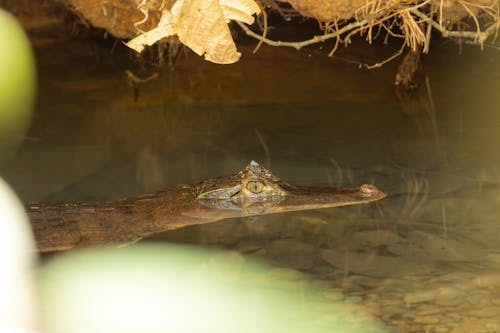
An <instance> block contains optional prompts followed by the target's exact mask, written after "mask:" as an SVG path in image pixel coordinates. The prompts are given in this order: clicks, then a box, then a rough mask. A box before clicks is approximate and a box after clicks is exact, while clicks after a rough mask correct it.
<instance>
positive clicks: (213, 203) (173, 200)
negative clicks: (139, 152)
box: [26, 161, 387, 252]
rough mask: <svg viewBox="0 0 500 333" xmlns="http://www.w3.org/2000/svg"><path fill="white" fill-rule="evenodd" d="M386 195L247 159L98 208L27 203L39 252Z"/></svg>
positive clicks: (119, 241)
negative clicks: (292, 179)
mask: <svg viewBox="0 0 500 333" xmlns="http://www.w3.org/2000/svg"><path fill="white" fill-rule="evenodd" d="M386 195H387V194H386V193H385V192H383V191H381V190H380V189H378V188H377V187H375V186H374V185H369V184H364V185H361V186H358V187H353V188H340V189H339V188H333V187H307V186H294V185H291V184H288V183H287V182H285V181H283V180H281V179H280V178H278V177H277V176H275V175H274V174H272V173H271V172H270V171H269V170H267V169H266V168H264V167H262V166H260V165H259V164H258V163H256V162H254V161H252V162H250V164H249V165H248V166H247V167H246V168H245V169H243V170H242V171H240V172H238V173H236V174H233V175H229V176H223V177H216V178H211V179H208V180H205V181H202V182H200V183H198V184H195V185H178V186H177V187H174V188H170V189H166V190H164V191H161V192H158V193H155V194H148V195H143V196H139V197H135V198H126V199H120V200H116V201H110V202H103V203H97V204H88V203H62V204H56V205H48V204H39V203H30V204H28V205H27V207H26V209H27V211H28V214H29V216H30V220H31V225H32V228H33V231H34V234H35V239H36V242H37V247H38V250H39V251H41V252H49V251H63V250H69V249H72V248H75V247H83V246H90V245H99V244H108V243H117V244H127V243H133V242H136V241H138V240H140V239H142V238H144V237H147V236H151V235H153V234H157V233H160V232H163V231H166V230H172V229H177V228H181V227H184V226H189V225H194V224H203V223H210V222H215V221H219V220H222V219H226V218H231V217H243V216H253V215H263V214H272V213H280V212H289V211H297V210H307V209H317V208H327V207H337V206H345V205H353V204H361V203H367V202H371V201H376V200H379V199H382V198H384V197H385V196H386Z"/></svg>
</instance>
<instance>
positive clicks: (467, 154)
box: [2, 45, 500, 332]
mask: <svg viewBox="0 0 500 333" xmlns="http://www.w3.org/2000/svg"><path fill="white" fill-rule="evenodd" d="M108 52H109V51H108V49H106V48H104V49H96V50H93V51H91V52H88V53H85V52H83V53H81V50H79V51H78V52H77V51H71V50H68V52H66V53H63V54H61V53H60V52H55V50H39V54H38V61H39V66H40V98H39V103H38V106H37V109H36V114H35V118H34V121H33V126H32V129H31V131H30V133H29V137H28V138H27V139H26V141H25V143H24V145H23V146H22V147H21V149H20V151H19V152H18V153H17V155H16V156H14V157H13V158H12V159H11V160H9V161H8V162H7V163H6V164H5V165H3V166H2V170H3V171H2V175H3V176H4V177H5V178H6V180H7V181H8V182H9V183H10V184H11V185H12V186H13V187H14V189H15V190H16V191H17V192H18V194H19V195H20V197H21V198H22V199H23V200H47V201H60V200H91V201H92V200H103V199H115V198H120V197H123V196H130V195H135V194H139V193H143V192H150V191H155V190H157V189H161V188H162V187H164V186H169V185H173V184H177V183H191V182H197V181H199V180H201V179H204V178H207V177H212V176H215V175H220V174H228V173H233V172H235V171H237V170H240V169H241V168H242V167H244V166H245V165H246V164H247V163H248V162H249V161H250V160H252V159H253V160H257V161H260V162H262V163H264V164H266V165H269V167H270V168H271V169H272V170H273V171H274V172H275V173H276V174H278V175H280V176H281V177H282V178H284V179H286V180H288V181H289V182H291V183H298V184H337V183H338V182H340V183H342V184H346V185H351V184H360V183H365V182H371V181H373V182H374V183H375V184H377V186H380V187H381V188H383V189H384V190H386V191H388V192H389V193H390V195H389V197H388V198H386V199H384V200H383V201H382V202H379V203H377V204H371V205H366V206H355V207H345V208H335V209H326V210H317V211H307V212H297V213H289V214H281V215H273V216H262V217H258V218H252V219H249V218H246V219H234V220H226V221H221V222H219V223H214V224H211V225H202V226H193V227H189V228H184V229H181V230H178V231H174V232H169V233H166V234H164V235H161V236H159V237H157V238H156V240H160V241H168V242H186V243H194V244H202V245H207V246H214V247H220V248H225V249H235V250H237V251H239V252H241V253H244V254H247V255H249V256H255V257H258V258H261V259H263V260H265V261H268V262H271V263H273V264H276V265H277V266H280V267H285V268H288V269H291V270H300V271H302V272H304V273H306V274H307V275H308V276H310V277H311V279H313V280H314V281H315V282H314V283H315V284H316V285H317V286H318V287H319V288H322V289H324V295H325V297H326V298H327V299H331V300H332V302H336V301H339V300H348V301H349V302H351V303H353V302H354V303H357V304H359V308H360V309H362V310H363V311H365V312H367V313H369V314H372V315H373V316H376V317H379V318H381V319H382V320H383V321H384V322H385V323H386V324H387V331H395V332H499V331H500V319H499V318H500V301H499V299H500V245H499V244H500V242H499V240H500V224H499V223H500V153H499V152H500V108H499V105H500V94H499V93H498V92H499V91H500V53H499V52H498V50H491V49H486V50H485V51H484V52H482V53H481V52H480V51H479V50H477V49H475V48H472V47H464V49H463V55H461V56H460V55H459V54H458V51H457V49H456V48H454V47H453V46H451V45H441V46H436V49H435V50H433V54H432V56H429V57H425V58H424V60H423V70H422V73H421V75H422V76H423V77H427V80H428V87H429V89H428V90H427V92H430V93H431V94H432V98H430V97H429V93H426V89H424V87H422V89H421V91H420V94H421V96H422V97H421V99H420V102H419V103H414V104H412V105H405V106H402V105H400V104H399V103H398V101H397V100H396V98H395V97H394V95H393V93H392V85H391V84H392V78H393V75H394V70H395V66H396V64H389V65H387V66H386V67H384V68H383V69H381V70H372V71H367V70H360V69H357V68H356V67H355V66H352V65H350V64H348V63H345V62H343V61H339V60H338V59H329V58H326V57H325V56H323V55H319V54H316V53H315V52H311V53H308V52H301V53H297V52H295V51H291V50H281V49H270V48H263V49H262V50H261V51H260V52H259V53H258V54H257V55H251V54H250V52H249V50H244V52H245V53H244V56H243V59H242V61H241V62H240V63H238V64H236V65H232V66H216V65H212V64H208V63H203V62H202V61H201V60H199V59H197V58H195V57H193V56H189V57H188V58H187V59H184V60H183V61H182V62H181V63H180V64H179V65H178V66H177V68H176V69H175V70H174V71H166V73H165V75H164V77H163V78H162V79H160V80H157V81H153V82H150V83H147V84H145V85H144V86H142V87H141V90H140V94H139V99H138V101H136V102H134V101H133V96H132V93H131V90H130V88H129V87H128V86H127V84H126V82H125V75H124V74H123V71H124V70H125V69H127V66H131V65H127V61H128V60H127V59H126V58H123V59H122V58H121V56H119V55H118V56H117V57H116V58H112V57H113V56H111V55H110V54H109V53H108ZM352 52H353V53H352V54H353V55H351V56H352V57H357V59H358V60H359V58H360V57H363V56H366V57H369V58H370V59H377V57H379V58H380V59H382V58H384V56H385V55H383V54H381V55H378V54H375V53H373V52H374V51H372V50H369V49H364V48H360V49H359V50H353V51H352ZM356 54H357V56H354V55H356ZM349 56H350V55H349V54H342V57H349ZM111 58H112V59H111ZM193 68H194V69H193ZM431 101H432V102H431Z"/></svg>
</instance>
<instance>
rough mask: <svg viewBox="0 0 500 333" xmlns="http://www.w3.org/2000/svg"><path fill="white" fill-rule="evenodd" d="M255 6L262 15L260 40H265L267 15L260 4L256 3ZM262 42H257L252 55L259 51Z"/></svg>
mask: <svg viewBox="0 0 500 333" xmlns="http://www.w3.org/2000/svg"><path fill="white" fill-rule="evenodd" d="M256 3H257V5H258V6H259V7H260V12H261V13H262V18H263V19H264V29H263V31H262V36H261V38H263V39H264V38H266V36H267V13H266V11H265V9H264V8H263V7H262V5H261V4H260V2H258V1H257V2H256ZM262 43H263V41H262V39H261V40H259V42H258V43H257V46H256V47H255V49H253V51H252V53H257V51H258V50H259V49H260V46H261V45H262Z"/></svg>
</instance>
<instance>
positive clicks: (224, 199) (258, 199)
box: [183, 161, 387, 220]
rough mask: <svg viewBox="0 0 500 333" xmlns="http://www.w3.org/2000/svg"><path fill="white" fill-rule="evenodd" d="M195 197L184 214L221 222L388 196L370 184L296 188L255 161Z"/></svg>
mask: <svg viewBox="0 0 500 333" xmlns="http://www.w3.org/2000/svg"><path fill="white" fill-rule="evenodd" d="M195 195H196V199H195V200H194V202H193V204H192V205H190V206H191V207H190V209H188V210H187V211H185V212H184V213H183V214H184V215H187V216H190V217H196V218H201V219H208V220H219V219H225V218H230V217H243V216H252V215H264V214H272V213H281V212H290V211H298V210H307V209H318V208H328V207H337V206H345V205H354V204H361V203H367V202H371V201H376V200H380V199H382V198H384V197H386V196H387V193H385V192H384V191H382V190H380V189H378V188H377V187H375V186H374V185H370V184H364V185H361V186H358V187H352V188H335V187H308V186H295V185H291V184H289V183H287V182H285V181H283V180H281V179H280V178H279V177H277V176H276V175H274V174H273V173H272V172H271V171H269V170H267V169H266V168H264V167H262V166H261V165H259V164H258V163H257V162H254V161H252V162H250V164H249V165H248V166H247V167H246V168H245V169H243V170H242V171H240V172H239V173H237V174H234V175H230V176H226V177H217V178H213V179H210V180H206V181H204V182H202V183H200V184H199V185H198V186H197V188H196V190H195Z"/></svg>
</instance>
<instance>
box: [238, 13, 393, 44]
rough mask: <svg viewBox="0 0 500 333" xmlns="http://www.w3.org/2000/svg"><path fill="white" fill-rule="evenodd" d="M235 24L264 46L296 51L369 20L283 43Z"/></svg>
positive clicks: (362, 24) (240, 24)
mask: <svg viewBox="0 0 500 333" xmlns="http://www.w3.org/2000/svg"><path fill="white" fill-rule="evenodd" d="M383 14H385V13H379V14H378V15H377V16H376V17H374V18H372V19H375V18H378V17H381V16H382V15H383ZM235 22H236V24H238V25H239V26H240V28H241V29H243V31H244V32H245V33H246V34H247V35H248V36H250V37H253V38H255V39H257V40H260V41H262V42H263V43H264V44H267V45H271V46H285V47H292V48H294V49H296V50H300V49H302V48H303V47H306V46H308V45H312V44H316V43H319V42H324V41H326V40H328V39H331V38H335V37H337V36H340V35H342V34H343V33H345V32H347V31H350V30H352V29H356V28H359V27H362V26H364V25H366V24H368V23H370V22H371V19H364V20H361V21H357V22H352V23H350V24H347V25H345V26H343V27H342V28H341V29H339V30H337V31H334V32H332V33H329V34H325V35H320V36H314V37H313V38H310V39H306V40H304V41H301V42H284V41H280V40H276V41H275V40H271V39H268V38H265V37H263V36H260V35H258V34H256V33H255V32H253V31H252V30H250V28H248V27H247V26H246V25H245V24H243V23H241V22H239V21H235Z"/></svg>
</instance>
